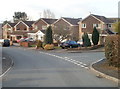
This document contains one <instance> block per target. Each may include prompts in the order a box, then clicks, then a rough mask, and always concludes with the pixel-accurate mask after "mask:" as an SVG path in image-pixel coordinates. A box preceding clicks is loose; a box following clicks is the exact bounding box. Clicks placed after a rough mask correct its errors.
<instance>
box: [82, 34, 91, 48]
mask: <svg viewBox="0 0 120 89" xmlns="http://www.w3.org/2000/svg"><path fill="white" fill-rule="evenodd" d="M82 40H83V46H84V47H89V46H91V42H90V39H89V37H88V34H87V33H84V34H83V36H82Z"/></svg>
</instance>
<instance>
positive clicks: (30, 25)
mask: <svg viewBox="0 0 120 89" xmlns="http://www.w3.org/2000/svg"><path fill="white" fill-rule="evenodd" d="M23 22H24V23H25V24H26V25H28V26H29V27H32V24H33V23H34V22H35V21H23Z"/></svg>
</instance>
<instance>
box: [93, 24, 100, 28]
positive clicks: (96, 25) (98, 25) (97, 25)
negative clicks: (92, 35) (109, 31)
mask: <svg viewBox="0 0 120 89" xmlns="http://www.w3.org/2000/svg"><path fill="white" fill-rule="evenodd" d="M93 27H97V28H100V27H101V24H93Z"/></svg>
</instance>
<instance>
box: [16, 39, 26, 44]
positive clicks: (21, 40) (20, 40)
mask: <svg viewBox="0 0 120 89" xmlns="http://www.w3.org/2000/svg"><path fill="white" fill-rule="evenodd" d="M23 41H25V38H21V39H19V40H17V43H19V42H23Z"/></svg>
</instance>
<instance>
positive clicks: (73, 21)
mask: <svg viewBox="0 0 120 89" xmlns="http://www.w3.org/2000/svg"><path fill="white" fill-rule="evenodd" d="M62 18H63V19H64V20H66V21H67V22H69V23H70V24H72V25H78V22H79V21H80V20H81V19H82V18H66V17H62Z"/></svg>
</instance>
